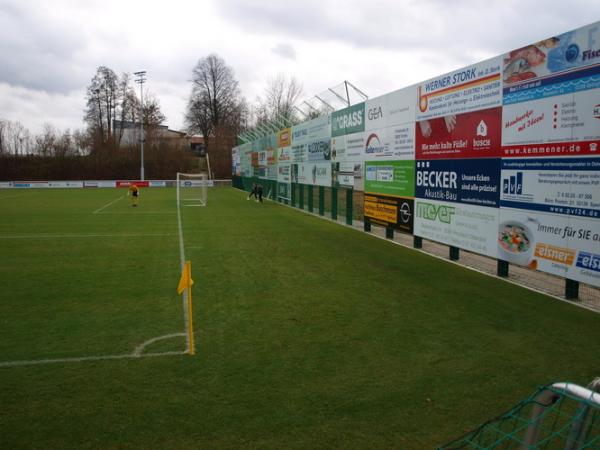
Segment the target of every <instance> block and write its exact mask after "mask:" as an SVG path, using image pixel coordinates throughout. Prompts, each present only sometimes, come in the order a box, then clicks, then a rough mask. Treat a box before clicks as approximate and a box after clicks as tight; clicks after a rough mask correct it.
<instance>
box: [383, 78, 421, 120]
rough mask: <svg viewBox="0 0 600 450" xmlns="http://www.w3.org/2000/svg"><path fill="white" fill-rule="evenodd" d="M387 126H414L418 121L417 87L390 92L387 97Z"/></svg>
mask: <svg viewBox="0 0 600 450" xmlns="http://www.w3.org/2000/svg"><path fill="white" fill-rule="evenodd" d="M385 97H386V103H387V116H386V118H385V119H386V120H385V122H386V126H387V127H391V126H394V125H402V124H413V125H414V123H415V121H416V108H417V85H413V86H408V87H405V88H402V89H398V90H396V91H393V92H390V93H389V94H387V95H386V96H385Z"/></svg>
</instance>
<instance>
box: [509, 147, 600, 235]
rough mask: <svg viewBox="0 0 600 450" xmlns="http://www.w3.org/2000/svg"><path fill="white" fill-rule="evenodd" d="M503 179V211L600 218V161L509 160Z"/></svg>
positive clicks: (561, 159)
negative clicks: (516, 210) (511, 210)
mask: <svg viewBox="0 0 600 450" xmlns="http://www.w3.org/2000/svg"><path fill="white" fill-rule="evenodd" d="M501 178H502V181H501V183H502V186H501V190H500V206H502V207H510V208H518V209H526V210H530V211H543V212H550V213H557V214H565V215H570V216H581V217H589V218H595V219H598V218H600V158H594V157H582V158H574V157H573V158H515V159H506V158H505V159H503V160H502V172H501ZM598 224H599V225H600V222H598Z"/></svg>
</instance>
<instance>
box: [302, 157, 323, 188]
mask: <svg viewBox="0 0 600 450" xmlns="http://www.w3.org/2000/svg"><path fill="white" fill-rule="evenodd" d="M298 183H300V184H312V185H313V186H331V163H329V162H324V163H323V162H319V163H300V164H298Z"/></svg>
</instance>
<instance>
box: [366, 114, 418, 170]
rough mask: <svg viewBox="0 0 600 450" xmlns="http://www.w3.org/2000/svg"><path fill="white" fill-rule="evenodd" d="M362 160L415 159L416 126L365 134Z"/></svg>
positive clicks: (397, 127)
mask: <svg viewBox="0 0 600 450" xmlns="http://www.w3.org/2000/svg"><path fill="white" fill-rule="evenodd" d="M363 137H364V148H363V156H362V159H363V160H365V161H376V160H379V161H393V160H401V159H404V160H406V159H415V124H414V123H406V124H401V125H394V126H391V127H387V128H381V129H379V130H372V131H368V132H365V133H364V135H363Z"/></svg>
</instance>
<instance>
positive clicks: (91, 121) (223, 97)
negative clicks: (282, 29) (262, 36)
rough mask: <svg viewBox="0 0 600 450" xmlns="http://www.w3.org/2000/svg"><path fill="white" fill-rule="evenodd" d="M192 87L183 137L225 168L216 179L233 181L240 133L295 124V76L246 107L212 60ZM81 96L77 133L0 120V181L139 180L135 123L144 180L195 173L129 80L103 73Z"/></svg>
mask: <svg viewBox="0 0 600 450" xmlns="http://www.w3.org/2000/svg"><path fill="white" fill-rule="evenodd" d="M191 83H192V86H191V90H190V95H189V99H188V102H187V105H186V111H185V116H184V121H185V127H186V129H185V132H187V133H189V134H190V135H192V134H200V135H202V136H204V143H205V147H206V151H207V153H208V154H209V155H210V158H211V165H214V166H215V167H217V168H222V170H219V171H222V172H224V173H223V174H221V176H229V175H230V174H229V173H228V170H229V168H230V167H231V159H230V158H231V154H230V151H229V150H230V148H231V147H232V146H233V145H235V144H236V142H235V139H236V136H237V135H238V134H240V133H241V132H243V131H245V130H247V129H248V128H250V127H252V126H256V125H261V124H264V123H267V122H272V121H277V122H280V123H281V122H283V123H286V124H287V123H298V122H299V121H300V119H299V117H298V116H297V114H296V110H295V106H296V103H297V102H298V100H299V98H300V96H301V95H302V86H301V84H300V83H299V82H298V81H297V80H296V79H295V78H294V77H286V76H284V75H282V74H278V75H276V76H274V77H273V78H271V79H269V80H267V82H266V87H265V91H264V94H263V95H262V96H258V97H257V98H256V99H255V101H254V102H253V104H250V103H249V102H248V101H247V100H246V98H245V97H244V96H243V95H242V93H241V91H240V88H239V82H238V80H237V79H236V77H235V73H234V71H233V69H232V68H231V67H230V66H228V65H227V64H226V63H225V61H224V60H223V59H222V58H221V57H220V56H218V55H217V54H210V55H208V56H206V57H203V58H201V59H199V61H198V62H197V64H196V65H195V66H194V68H193V70H192V78H191ZM85 96H86V97H85V99H86V106H85V110H84V115H83V119H84V123H85V125H86V126H85V128H83V129H80V130H73V131H71V130H64V131H61V130H58V129H57V128H55V127H54V126H53V125H52V124H50V123H47V124H45V125H44V126H43V129H42V131H41V132H39V133H37V134H33V133H31V132H30V131H29V130H28V129H27V128H26V127H24V126H23V124H21V123H20V122H16V121H9V120H4V119H2V118H1V117H0V159H2V161H1V163H0V166H1V168H0V179H2V180H15V179H41V178H43V179H59V178H60V179H81V178H87V179H92V178H97V179H104V178H108V179H113V178H136V177H137V174H138V173H139V146H140V143H139V141H140V139H139V136H138V137H136V139H135V141H134V142H132V140H131V139H126V135H127V133H128V132H129V133H131V131H128V130H131V128H132V127H133V125H135V124H139V123H140V122H142V123H143V127H144V142H145V167H146V173H147V174H148V177H149V178H170V177H172V176H173V174H174V173H175V172H177V171H178V170H180V171H182V170H193V167H194V161H193V159H194V157H193V155H192V154H191V153H190V150H189V144H188V143H187V141H186V140H185V139H179V140H176V139H170V140H169V139H165V138H164V135H163V134H161V133H160V132H159V127H161V125H163V123H164V121H165V115H164V113H163V112H162V110H161V106H160V102H159V100H158V98H157V97H156V95H155V94H153V93H152V92H151V91H146V92H144V98H143V99H142V98H140V97H138V95H137V93H136V90H135V89H134V86H133V83H132V76H131V74H129V73H123V74H120V75H118V74H116V73H115V72H114V71H113V70H112V69H110V68H109V67H106V66H100V67H98V68H97V69H96V73H95V74H94V75H93V77H92V79H91V81H90V83H89V85H88V86H87V88H86V94H85ZM149 169H150V170H149ZM166 171H170V173H166ZM117 174H118V175H119V176H117Z"/></svg>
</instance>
